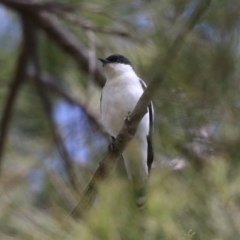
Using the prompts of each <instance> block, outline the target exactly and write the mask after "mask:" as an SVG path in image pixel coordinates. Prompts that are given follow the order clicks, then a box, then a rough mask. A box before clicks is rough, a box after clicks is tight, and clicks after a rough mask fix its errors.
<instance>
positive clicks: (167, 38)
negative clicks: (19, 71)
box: [0, 0, 240, 240]
mask: <svg viewBox="0 0 240 240" xmlns="http://www.w3.org/2000/svg"><path fill="white" fill-rule="evenodd" d="M10 2H14V1H10V0H9V1H5V0H0V3H2V4H3V5H2V8H3V9H4V11H7V12H5V13H4V16H6V15H5V14H7V16H9V20H8V19H7V18H6V19H2V21H6V23H5V25H4V26H8V30H7V31H0V34H1V39H2V40H1V41H0V76H1V77H0V105H1V111H0V112H1V113H0V114H1V119H3V117H2V116H3V115H4V106H5V104H6V101H7V97H8V94H9V92H11V89H12V88H13V85H11V84H12V79H14V76H15V74H16V65H17V64H18V56H19V53H20V52H21V49H22V39H23V38H24V33H22V34H20V32H21V31H20V29H21V28H22V25H19V23H21V21H22V20H21V17H20V12H21V11H22V10H19V9H18V10H17V7H14V6H15V5H14V6H10V5H9V3H10ZM19 2H29V3H34V4H36V5H37V4H39V5H37V9H38V10H37V11H45V14H47V16H50V18H51V20H53V22H54V23H56V24H57V26H59V27H60V29H61V30H62V31H63V32H64V31H65V33H66V36H67V39H68V40H70V41H71V40H72V39H73V38H76V39H77V40H78V43H79V45H78V47H79V48H78V49H81V50H84V51H83V53H85V56H87V57H86V58H84V57H83V58H82V60H81V61H80V60H79V58H78V60H76V59H77V58H76V55H77V54H79V52H72V51H70V50H69V49H72V48H71V46H69V45H67V46H65V47H63V45H61V41H62V39H60V38H58V39H54V38H53V37H51V34H49V32H47V30H46V29H44V27H43V26H40V27H39V28H38V29H37V28H36V29H35V30H37V39H38V44H39V46H38V51H39V60H40V70H41V72H42V76H43V78H44V77H45V78H44V79H43V80H44V81H42V87H43V90H44V93H45V94H46V95H45V97H46V99H47V100H49V102H48V103H49V105H50V110H51V111H50V116H49V114H48V111H46V107H45V105H44V104H43V102H44V101H43V100H42V98H41V97H40V95H39V90H38V86H37V84H36V79H35V77H34V74H33V73H32V72H31V71H32V66H31V64H29V66H28V70H27V71H28V72H27V76H26V77H25V79H24V82H23V84H22V85H21V87H20V88H19V90H18V94H17V96H16V101H15V103H14V105H13V110H12V114H11V118H9V119H8V122H9V123H10V125H9V128H8V132H7V138H6V139H5V145H4V146H5V148H4V149H5V152H4V155H3V158H2V161H3V162H2V165H3V167H2V169H1V185H0V238H1V239H86V240H88V239H89V240H91V239H94V240H97V239H116V240H117V239H124V240H125V239H162V240H163V239H165V240H166V239H179V240H181V239H184V240H186V239H196V240H198V239H238V238H239V237H240V231H239V229H240V218H239V211H240V210H239V208H240V201H239V199H240V198H239V196H240V191H239V182H240V179H239V174H238V173H239V170H240V169H239V168H240V166H239V155H240V154H239V151H238V148H239V139H240V131H239V129H240V128H239V127H240V126H239V123H240V122H239V117H240V116H239V100H240V99H239V96H240V94H239V90H240V89H239V76H240V72H239V67H238V65H239V37H240V34H239V27H240V26H239V22H240V21H239V20H240V19H239V18H240V16H239V7H240V6H239V1H237V0H233V1H223V0H219V1H212V4H211V6H210V7H209V9H208V11H207V12H206V13H205V14H204V16H203V17H202V18H201V20H200V22H199V23H198V24H197V25H196V26H195V28H194V29H193V31H192V32H191V33H190V35H189V36H188V37H187V38H186V40H185V43H184V46H183V47H182V49H181V51H180V53H179V54H178V56H177V58H176V60H175V61H174V64H173V66H172V67H171V68H169V69H168V71H167V73H166V76H165V80H164V81H163V83H162V84H161V87H160V88H159V91H158V92H157V94H156V95H155V96H154V98H153V102H154V108H155V132H154V139H155V160H154V161H155V162H154V169H153V171H152V172H151V176H150V179H149V182H148V185H149V187H148V204H147V208H146V209H145V210H144V211H142V212H139V211H138V210H137V208H136V206H135V203H134V200H133V198H132V190H131V184H130V182H129V181H128V180H127V178H126V173H125V170H124V167H123V166H122V163H121V162H119V163H118V165H117V169H118V170H116V171H114V173H112V174H110V176H109V177H108V178H107V179H105V180H104V181H102V182H100V183H98V197H97V200H96V204H95V205H94V207H93V208H91V209H90V210H89V211H86V212H84V216H83V218H82V219H80V220H79V219H74V218H69V217H68V216H69V214H70V212H71V210H72V209H73V208H74V206H75V205H76V203H77V202H78V200H79V198H80V196H81V195H82V193H83V190H84V189H85V187H86V185H87V184H88V182H89V181H90V179H91V177H92V176H93V174H94V172H95V170H96V168H97V166H98V162H99V161H100V160H101V159H102V156H103V155H104V153H105V152H106V151H107V142H108V141H109V139H108V136H107V135H106V133H105V131H104V130H103V128H102V127H101V124H100V110H99V99H100V94H101V87H102V82H101V79H102V78H101V77H102V76H100V73H101V71H99V69H100V70H101V65H100V63H98V62H97V57H105V56H108V55H110V54H113V53H121V54H123V55H125V56H127V57H128V58H129V59H130V60H131V62H132V63H133V65H134V68H135V70H136V72H137V73H138V75H139V76H141V78H142V79H144V80H145V81H146V82H147V83H149V82H150V81H151V79H152V78H153V77H154V78H158V77H159V76H155V75H154V73H155V72H156V70H157V69H158V68H159V67H160V65H161V60H162V58H163V57H164V56H165V54H166V53H167V50H168V47H169V46H170V44H171V43H172V42H173V40H174V38H175V37H176V35H177V34H178V33H179V31H181V29H182V26H183V24H184V22H185V21H186V20H187V19H188V18H189V16H190V15H191V13H192V12H193V10H194V9H195V7H196V5H197V3H198V2H199V1H196V0H184V1H160V2H159V1H156V0H152V1H148V2H147V1H132V2H129V1H114V2H113V1H108V0H104V1H101V3H99V2H98V1H92V2H91V3H89V1H85V0H82V1H70V0H69V1H61V2H60V1H59V3H53V4H56V5H54V7H51V4H50V5H44V4H45V3H46V1H19ZM41 4H43V5H41ZM6 7H9V8H6ZM7 9H8V10H7ZM32 9H34V8H32ZM32 9H31V11H33V10H32ZM41 9H43V10H41ZM44 9H45V10H44ZM0 13H1V11H0ZM29 16H30V15H29ZM29 16H28V17H29ZM0 17H1V16H0ZM32 19H34V17H33V18H32ZM7 23H8V24H9V25H6V24H7ZM0 27H1V26H0ZM5 29H6V27H5ZM8 38H9V41H6V39H8ZM83 55H84V54H83ZM84 64H86V66H87V67H84ZM96 72H97V73H99V74H97V75H96ZM46 79H47V80H48V81H45V80H46ZM54 132H55V133H57V137H59V139H57V138H56V136H55V137H54ZM55 135H56V134H55ZM56 140H57V141H56ZM59 141H60V147H59V144H56V142H58V143H59ZM61 142H62V145H61ZM62 147H63V148H65V150H66V152H67V154H68V155H69V156H66V154H65V155H64V152H63V151H62ZM59 149H60V151H59ZM0 155H1V154H0ZM68 157H69V158H70V160H71V163H72V165H73V172H72V173H74V176H75V180H76V183H77V189H76V188H74V186H73V185H72V184H71V181H69V176H68V174H69V173H68V171H67V170H66V168H67V165H66V159H67V158H68ZM64 159H65V161H64ZM119 169H120V170H119ZM173 169H175V170H173ZM176 169H178V170H176ZM119 172H120V173H119Z"/></svg>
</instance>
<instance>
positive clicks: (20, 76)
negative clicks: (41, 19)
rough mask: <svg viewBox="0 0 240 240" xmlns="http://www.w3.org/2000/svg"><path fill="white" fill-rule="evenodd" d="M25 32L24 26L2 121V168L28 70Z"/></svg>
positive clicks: (0, 139) (0, 149)
mask: <svg viewBox="0 0 240 240" xmlns="http://www.w3.org/2000/svg"><path fill="white" fill-rule="evenodd" d="M25 33H26V28H25V26H23V46H22V50H21V53H20V55H19V57H18V60H17V66H16V71H15V72H16V73H15V76H14V79H13V81H12V84H11V86H10V90H9V93H8V96H7V99H6V103H5V105H4V107H3V112H2V119H1V122H0V169H1V167H2V158H3V154H4V144H5V141H6V136H7V132H8V129H9V124H10V120H11V116H12V111H13V107H14V104H15V102H16V98H17V94H18V92H19V90H20V87H21V85H22V83H23V81H24V79H25V77H26V71H27V62H28V55H29V52H28V46H27V44H26V41H25V40H26V39H25Z"/></svg>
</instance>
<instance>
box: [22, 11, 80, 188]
mask: <svg viewBox="0 0 240 240" xmlns="http://www.w3.org/2000/svg"><path fill="white" fill-rule="evenodd" d="M21 16H22V21H23V24H24V26H25V28H26V29H27V31H26V32H25V34H26V36H25V41H26V45H27V46H28V49H29V50H28V51H29V53H30V56H29V57H30V60H31V61H32V63H33V66H34V69H35V73H36V78H35V80H36V81H35V82H36V86H37V89H38V93H39V96H40V98H41V100H42V103H43V106H44V108H45V111H46V115H47V118H48V120H49V123H50V127H51V130H52V134H53V138H54V141H55V144H56V147H57V148H58V151H59V153H60V155H61V157H62V159H63V163H64V166H65V170H66V173H67V175H68V178H69V181H70V183H71V185H72V187H73V188H74V190H76V191H78V187H77V183H76V178H75V171H74V166H73V161H72V159H71V158H70V156H69V154H68V151H67V149H66V147H65V145H64V142H63V140H62V138H61V136H60V134H59V132H58V130H57V127H56V126H55V123H54V121H53V120H52V105H51V101H50V99H49V97H48V95H47V93H46V91H45V89H44V87H43V85H42V82H41V80H39V77H38V76H40V75H41V69H40V64H39V57H38V42H37V39H38V38H37V30H38V29H37V26H35V24H34V23H32V22H31V20H30V19H29V18H28V16H25V15H21Z"/></svg>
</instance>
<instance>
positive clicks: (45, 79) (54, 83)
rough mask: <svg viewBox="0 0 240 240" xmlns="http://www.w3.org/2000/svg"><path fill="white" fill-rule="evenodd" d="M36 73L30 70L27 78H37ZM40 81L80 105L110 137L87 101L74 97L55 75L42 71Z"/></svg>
mask: <svg viewBox="0 0 240 240" xmlns="http://www.w3.org/2000/svg"><path fill="white" fill-rule="evenodd" d="M36 77H37V76H36V74H35V73H33V72H31V71H28V73H27V78H29V79H31V80H34V81H35V80H36ZM38 81H41V84H43V85H45V86H46V87H47V88H48V89H51V90H52V91H54V92H55V93H57V94H58V95H59V96H60V97H62V98H63V99H64V100H66V101H67V102H68V103H70V104H73V105H75V106H78V107H79V108H80V109H82V110H83V111H84V113H85V115H86V116H87V118H88V120H89V121H90V122H91V123H92V124H93V125H94V126H96V127H97V129H99V130H100V131H101V132H102V134H103V135H105V136H106V137H108V134H107V133H106V131H105V130H104V129H103V127H102V124H101V122H100V121H99V116H98V115H96V113H94V112H93V111H92V110H91V109H89V108H88V107H87V106H86V104H85V103H83V102H82V101H79V100H78V99H76V98H74V97H72V96H71V95H70V94H68V93H67V92H66V91H65V90H64V89H63V88H62V87H61V86H60V85H59V81H58V79H57V78H56V77H55V76H52V75H51V74H48V73H42V74H41V76H38Z"/></svg>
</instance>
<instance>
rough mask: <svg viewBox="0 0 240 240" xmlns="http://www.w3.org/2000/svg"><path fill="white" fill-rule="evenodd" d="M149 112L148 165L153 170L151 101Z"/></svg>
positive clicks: (152, 116)
mask: <svg viewBox="0 0 240 240" xmlns="http://www.w3.org/2000/svg"><path fill="white" fill-rule="evenodd" d="M139 81H140V83H141V86H142V88H143V90H145V89H146V87H147V86H146V84H145V82H144V81H143V80H142V79H139ZM148 113H149V132H148V136H147V143H148V158H147V165H148V172H150V170H151V166H152V163H153V158H154V153H153V124H154V109H153V103H152V102H151V103H150V104H149V106H148Z"/></svg>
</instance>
